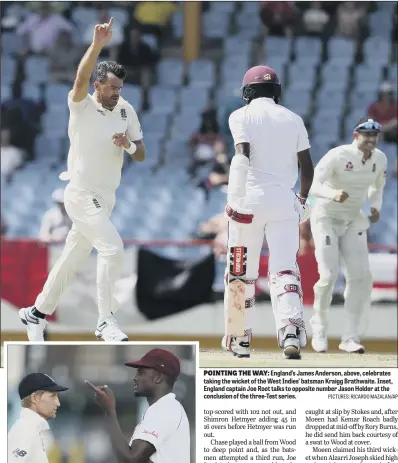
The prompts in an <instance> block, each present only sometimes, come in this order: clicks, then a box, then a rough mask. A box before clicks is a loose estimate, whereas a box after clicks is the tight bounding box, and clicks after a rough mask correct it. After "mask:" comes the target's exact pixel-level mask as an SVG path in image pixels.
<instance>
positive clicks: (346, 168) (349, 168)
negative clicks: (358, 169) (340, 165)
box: [345, 161, 354, 170]
mask: <svg viewBox="0 0 398 463" xmlns="http://www.w3.org/2000/svg"><path fill="white" fill-rule="evenodd" d="M353 168H354V166H353V164H352V162H351V161H348V162H347V164H346V165H345V170H352V169H353Z"/></svg>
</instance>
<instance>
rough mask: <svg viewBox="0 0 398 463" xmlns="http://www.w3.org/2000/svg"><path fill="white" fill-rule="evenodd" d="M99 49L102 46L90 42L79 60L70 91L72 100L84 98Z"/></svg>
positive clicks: (77, 100) (76, 100)
mask: <svg viewBox="0 0 398 463" xmlns="http://www.w3.org/2000/svg"><path fill="white" fill-rule="evenodd" d="M101 49H102V47H100V46H99V45H94V44H91V45H90V46H89V48H88V50H87V51H86V53H85V54H84V56H83V58H82V60H81V61H80V64H79V67H78V68H77V73H76V78H75V82H74V84H73V89H72V92H71V98H72V100H73V101H75V102H79V101H82V100H84V98H86V96H87V93H88V89H89V87H90V78H91V74H92V73H93V71H94V68H95V64H96V62H97V59H98V56H99V54H100V53H101Z"/></svg>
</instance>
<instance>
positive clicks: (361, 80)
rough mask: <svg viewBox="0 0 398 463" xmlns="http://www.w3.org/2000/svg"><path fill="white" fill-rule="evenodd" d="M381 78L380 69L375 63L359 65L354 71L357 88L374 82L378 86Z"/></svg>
mask: <svg viewBox="0 0 398 463" xmlns="http://www.w3.org/2000/svg"><path fill="white" fill-rule="evenodd" d="M381 77H382V67H381V66H380V65H379V63H377V62H375V63H372V64H359V65H358V66H357V67H356V70H355V80H356V82H357V86H362V85H363V84H365V83H366V84H367V83H369V82H370V83H372V82H374V83H375V85H378V84H379V83H380V81H381Z"/></svg>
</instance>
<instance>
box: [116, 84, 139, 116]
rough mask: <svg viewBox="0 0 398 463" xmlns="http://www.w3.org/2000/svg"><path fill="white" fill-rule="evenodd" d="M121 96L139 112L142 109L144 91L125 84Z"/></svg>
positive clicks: (135, 86)
mask: <svg viewBox="0 0 398 463" xmlns="http://www.w3.org/2000/svg"><path fill="white" fill-rule="evenodd" d="M121 95H122V96H123V98H124V99H125V100H127V101H128V102H129V103H130V104H131V105H132V106H133V108H134V109H135V110H136V111H137V112H139V111H141V108H142V90H141V87H138V86H137V85H131V84H125V85H124V86H123V88H122V92H121Z"/></svg>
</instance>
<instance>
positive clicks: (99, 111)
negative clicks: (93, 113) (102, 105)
mask: <svg viewBox="0 0 398 463" xmlns="http://www.w3.org/2000/svg"><path fill="white" fill-rule="evenodd" d="M97 113H100V114H102V115H103V116H105V111H102V110H101V109H97Z"/></svg>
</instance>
